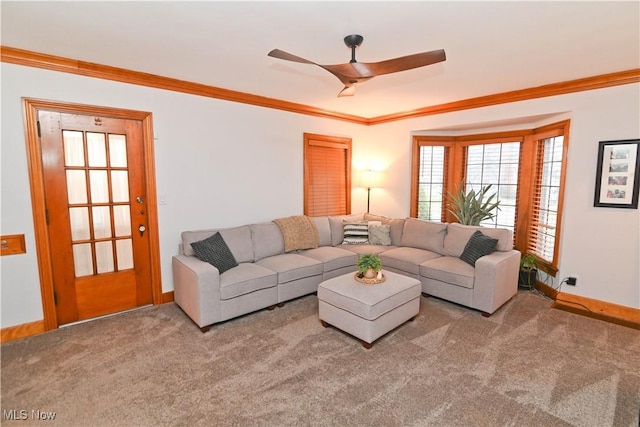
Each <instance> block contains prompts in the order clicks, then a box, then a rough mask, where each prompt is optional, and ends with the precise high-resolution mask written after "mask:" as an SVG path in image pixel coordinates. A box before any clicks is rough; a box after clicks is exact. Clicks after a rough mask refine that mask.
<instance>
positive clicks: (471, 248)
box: [460, 230, 498, 267]
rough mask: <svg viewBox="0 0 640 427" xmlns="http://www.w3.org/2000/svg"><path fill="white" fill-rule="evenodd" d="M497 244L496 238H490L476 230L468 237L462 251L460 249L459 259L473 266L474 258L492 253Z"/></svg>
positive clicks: (474, 263)
mask: <svg viewBox="0 0 640 427" xmlns="http://www.w3.org/2000/svg"><path fill="white" fill-rule="evenodd" d="M497 244H498V239H492V238H491V237H489V236H487V235H485V234H482V231H480V230H476V232H475V233H473V234H472V235H471V237H470V238H469V241H468V242H467V245H466V246H465V247H464V251H462V255H460V259H461V260H462V261H464V262H466V263H467V264H469V265H471V266H474V267H475V265H476V260H477V259H478V258H480V257H483V256H485V255H489V254H491V253H493V252H494V251H495V250H496V245H497Z"/></svg>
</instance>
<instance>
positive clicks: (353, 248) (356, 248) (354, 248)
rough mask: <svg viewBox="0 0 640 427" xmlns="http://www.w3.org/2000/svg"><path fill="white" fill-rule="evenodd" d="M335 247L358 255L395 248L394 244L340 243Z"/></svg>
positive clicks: (377, 252)
mask: <svg viewBox="0 0 640 427" xmlns="http://www.w3.org/2000/svg"><path fill="white" fill-rule="evenodd" d="M336 247H337V248H343V249H346V250H348V251H350V252H355V253H356V254H358V255H364V254H379V253H380V252H385V251H388V250H389V249H395V248H396V246H384V245H340V246H336Z"/></svg>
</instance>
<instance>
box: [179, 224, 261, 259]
mask: <svg viewBox="0 0 640 427" xmlns="http://www.w3.org/2000/svg"><path fill="white" fill-rule="evenodd" d="M216 232H220V234H221V235H222V238H223V239H224V241H225V242H226V243H227V246H229V249H231V253H232V254H233V256H234V258H235V259H236V261H237V262H239V263H241V262H253V261H254V256H253V241H252V240H251V229H250V228H249V226H248V225H243V226H240V227H233V228H223V229H217V230H198V231H184V232H182V234H181V236H182V248H183V250H184V254H185V255H188V256H193V255H195V252H194V251H193V248H192V247H191V243H193V242H198V241H200V240H204V239H206V238H207V237H210V236H213V235H214V234H215V233H216Z"/></svg>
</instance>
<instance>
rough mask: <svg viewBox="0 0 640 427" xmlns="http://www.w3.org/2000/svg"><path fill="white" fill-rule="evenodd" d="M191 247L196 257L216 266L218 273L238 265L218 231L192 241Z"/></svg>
mask: <svg viewBox="0 0 640 427" xmlns="http://www.w3.org/2000/svg"><path fill="white" fill-rule="evenodd" d="M191 247H192V248H193V252H195V253H196V256H197V257H198V258H200V259H201V260H202V261H205V262H208V263H209V264H211V265H213V266H214V267H216V268H217V269H218V271H220V274H222V273H224V272H225V271H227V270H230V269H232V268H233V267H236V266H237V265H238V262H237V261H236V259H235V257H234V256H233V254H232V253H231V249H229V246H227V242H225V241H224V239H223V238H222V235H221V234H220V233H219V232H218V233H216V234H214V235H213V236H211V237H207V238H206V239H204V240H200V241H199V242H193V243H192V244H191Z"/></svg>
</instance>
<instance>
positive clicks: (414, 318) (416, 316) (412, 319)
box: [409, 314, 418, 322]
mask: <svg viewBox="0 0 640 427" xmlns="http://www.w3.org/2000/svg"><path fill="white" fill-rule="evenodd" d="M417 318H418V315H417V314H416V315H415V316H413V317H412V318H411V319H409V322H413V321H414V320H416V319H417Z"/></svg>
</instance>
